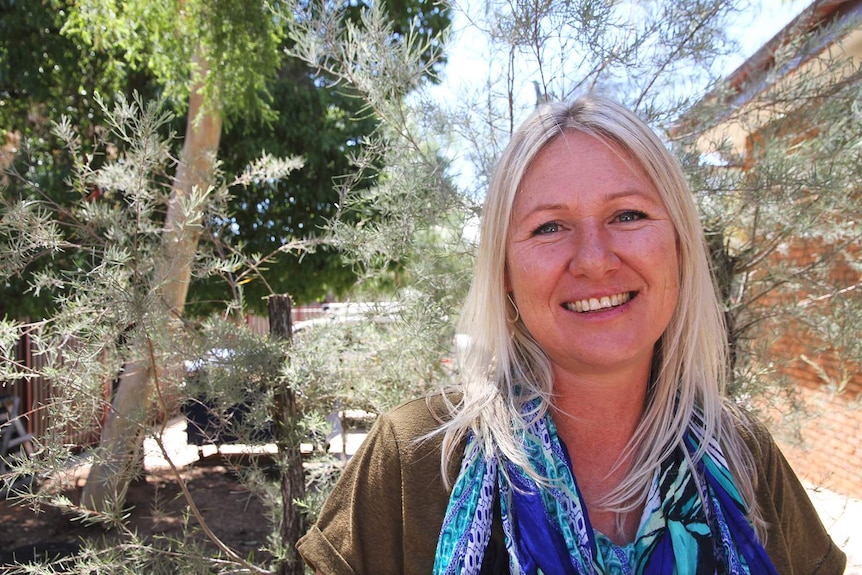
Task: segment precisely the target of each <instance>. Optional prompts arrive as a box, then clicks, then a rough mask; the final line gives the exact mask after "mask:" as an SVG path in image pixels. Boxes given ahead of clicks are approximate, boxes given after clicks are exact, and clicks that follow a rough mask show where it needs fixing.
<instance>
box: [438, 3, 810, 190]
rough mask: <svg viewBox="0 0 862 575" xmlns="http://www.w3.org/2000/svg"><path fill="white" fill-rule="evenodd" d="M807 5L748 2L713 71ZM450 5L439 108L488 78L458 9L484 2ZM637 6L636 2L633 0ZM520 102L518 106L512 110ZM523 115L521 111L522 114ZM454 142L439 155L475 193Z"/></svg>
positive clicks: (526, 86) (729, 68)
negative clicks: (731, 47) (732, 43)
mask: <svg viewBox="0 0 862 575" xmlns="http://www.w3.org/2000/svg"><path fill="white" fill-rule="evenodd" d="M812 1H813V0H750V8H749V9H748V10H746V11H744V12H742V13H740V14H739V16H738V18H737V19H736V20H735V21H734V22H733V23H732V24H731V27H730V29H729V30H728V33H729V35H730V37H731V38H733V39H735V40H736V41H737V42H738V44H739V47H740V53H739V55H738V56H737V57H735V58H729V59H727V60H726V61H725V62H724V63H723V64H722V65H721V67H720V68H719V69H720V70H721V71H722V74H724V75H725V76H726V75H729V74H730V73H732V72H733V71H734V70H735V69H736V68H737V67H739V66H740V65H741V64H742V63H743V62H744V61H745V60H746V59H747V58H748V57H749V56H751V55H752V54H754V53H755V52H756V51H757V50H758V49H759V48H760V47H761V46H763V44H765V43H766V42H768V41H769V40H770V39H771V38H772V37H773V36H774V35H775V34H777V33H778V32H779V31H781V29H782V28H784V26H786V25H787V24H788V23H789V22H790V21H791V20H792V19H793V18H794V17H796V16H797V15H798V14H799V13H800V12H802V10H804V9H805V8H806V7H807V6H809V5H810V4H811V3H812ZM453 2H454V3H455V4H456V9H455V10H454V20H453V26H452V30H453V36H452V38H451V39H450V44H449V48H448V50H447V64H446V66H445V67H444V68H443V70H442V73H441V83H440V84H439V85H438V86H435V87H434V88H432V89H431V93H430V95H431V97H432V98H434V99H436V100H437V101H439V102H440V103H442V104H443V105H444V106H451V107H454V108H456V109H457V108H458V106H459V105H460V104H462V103H463V101H464V98H465V97H469V96H468V94H471V93H475V91H476V88H477V83H481V82H484V81H485V78H486V77H487V73H488V58H489V56H488V55H487V54H486V52H487V45H486V44H485V41H484V36H483V35H482V34H481V33H478V32H477V31H476V29H475V28H473V27H471V25H470V22H469V21H468V18H467V17H466V16H465V14H464V10H462V9H458V8H457V5H459V4H460V5H461V6H466V7H467V9H468V10H473V11H480V10H481V9H482V7H483V6H484V5H485V4H484V0H453ZM635 2H637V0H635ZM522 84H523V85H522V86H519V87H516V88H517V89H519V90H520V92H519V93H518V95H517V96H516V108H519V107H520V108H522V109H524V110H526V111H527V112H528V111H529V110H530V109H532V107H533V105H534V102H535V94H534V91H533V87H532V84H531V83H530V82H522ZM522 100H523V105H522V106H518V104H519V103H521V102H522ZM525 113H526V112H525ZM464 144H465V142H462V141H460V140H459V137H455V138H454V140H453V141H451V142H449V144H448V147H449V149H448V151H444V152H443V153H444V154H446V155H448V156H449V157H450V159H451V160H452V168H453V170H454V174H455V179H456V181H457V182H458V185H459V187H461V188H462V189H463V190H465V191H468V192H472V193H477V192H481V189H482V184H481V182H480V179H479V178H477V177H476V171H475V170H476V166H473V165H472V164H471V162H470V160H469V159H468V158H467V157H466V155H467V154H466V153H465V152H466V150H467V149H468V148H469V145H467V146H466V147H462V146H463V145H464Z"/></svg>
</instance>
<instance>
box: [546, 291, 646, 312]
mask: <svg viewBox="0 0 862 575" xmlns="http://www.w3.org/2000/svg"><path fill="white" fill-rule="evenodd" d="M633 293H634V292H623V293H618V294H614V295H610V296H607V295H606V296H602V297H600V298H596V297H591V298H589V299H582V300H578V301H573V302H566V303H564V304H563V307H564V308H566V309H567V310H569V311H575V312H578V313H585V312H589V311H598V310H602V309H609V308H612V307H617V306H621V305H623V304H624V303H626V302H628V301H629V300H631V299H632V296H633Z"/></svg>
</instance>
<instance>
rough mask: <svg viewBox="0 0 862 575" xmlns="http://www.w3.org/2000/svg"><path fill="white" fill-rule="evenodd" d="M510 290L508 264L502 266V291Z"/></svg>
mask: <svg viewBox="0 0 862 575" xmlns="http://www.w3.org/2000/svg"><path fill="white" fill-rule="evenodd" d="M511 291H512V282H510V281H509V264H508V263H507V264H506V265H505V266H503V292H504V293H510V292H511Z"/></svg>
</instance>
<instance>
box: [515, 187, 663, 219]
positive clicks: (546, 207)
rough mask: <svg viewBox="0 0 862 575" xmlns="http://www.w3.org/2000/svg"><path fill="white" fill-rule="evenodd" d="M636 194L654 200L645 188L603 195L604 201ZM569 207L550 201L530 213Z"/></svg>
mask: <svg viewBox="0 0 862 575" xmlns="http://www.w3.org/2000/svg"><path fill="white" fill-rule="evenodd" d="M634 196H637V197H646V198H648V199H649V200H653V198H650V197H649V196H650V194H648V193H647V192H646V191H645V190H638V189H626V190H620V191H618V192H611V193H609V194H607V195H606V196H603V197H602V201H604V202H612V201H615V200H619V199H624V198H631V197H634ZM658 199H659V201H660V202H661V196H659V198H658ZM568 209H569V206H568V204H563V203H559V202H554V203H550V204H539V205H537V206H535V207H534V208H533V209H531V210H530V211H529V212H528V213H530V214H532V213H534V212H553V211H558V210H568Z"/></svg>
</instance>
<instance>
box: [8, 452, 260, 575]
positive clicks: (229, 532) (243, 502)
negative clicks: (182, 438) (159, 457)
mask: <svg viewBox="0 0 862 575" xmlns="http://www.w3.org/2000/svg"><path fill="white" fill-rule="evenodd" d="M182 474H183V477H184V479H185V481H186V482H187V485H188V487H189V490H190V491H191V493H192V496H193V498H194V501H195V503H196V504H197V506H198V507H199V509H200V510H201V512H202V514H203V516H204V518H205V519H206V521H207V523H208V524H209V526H210V527H211V528H212V530H213V531H214V532H215V533H216V535H217V536H218V537H219V538H220V539H221V540H222V541H223V542H225V543H227V544H228V545H229V546H230V547H231V548H233V549H234V550H235V551H236V552H237V553H238V554H239V555H240V556H243V557H247V556H249V554H250V553H253V554H254V556H255V557H256V558H258V559H263V558H264V556H263V555H262V554H261V552H260V551H259V548H260V547H261V546H262V545H263V544H264V543H265V542H266V537H267V536H268V535H269V533H270V532H271V526H270V522H269V521H268V520H267V518H266V513H265V508H264V505H263V504H262V502H261V501H260V500H259V499H258V498H257V497H256V496H254V495H252V494H251V493H250V492H249V491H248V490H247V489H246V488H245V487H244V486H243V485H242V484H241V483H240V482H239V481H238V479H237V477H236V476H235V475H234V474H233V473H232V472H231V471H229V469H228V468H227V467H225V465H222V464H221V463H220V462H217V461H216V462H211V461H206V460H203V461H201V462H199V463H197V464H195V465H190V466H186V467H184V468H183V470H182ZM79 492H80V488H79V487H76V486H73V487H71V488H70V489H69V490H67V491H66V494H67V495H68V496H69V497H70V498H72V499H73V500H77V498H78V496H79ZM127 503H128V505H129V506H131V507H132V511H131V516H130V518H129V527H130V528H131V529H133V530H135V531H137V533H138V534H139V535H141V536H142V537H144V538H148V537H151V536H152V535H154V534H161V535H167V536H172V535H175V536H179V535H180V533H181V530H182V525H181V523H182V517H183V510H184V509H185V507H186V504H185V500H184V499H183V497H182V494H181V492H180V489H179V486H178V483H177V481H176V479H175V478H174V477H172V476H171V472H170V471H169V470H167V469H156V470H148V471H147V474H146V476H145V477H144V478H142V479H139V480H136V481H135V482H133V483H132V485H131V486H130V488H129V492H128V496H127ZM105 535H106V531H105V529H104V528H102V527H100V526H85V525H83V524H82V523H81V522H79V521H74V520H73V519H72V518H71V517H70V516H67V515H64V514H63V513H62V512H60V511H58V510H57V509H54V508H44V509H43V510H42V511H41V512H40V513H36V512H34V511H32V510H30V509H28V508H25V507H21V506H15V505H11V504H10V502H9V501H6V500H4V499H0V572H2V570H3V569H2V566H3V565H10V564H15V563H16V562H18V563H21V562H27V560H28V559H29V558H30V557H32V555H33V550H34V548H35V549H36V551H37V552H38V553H46V552H48V553H51V554H54V553H64V552H68V551H71V550H74V549H75V548H76V546H77V544H78V542H79V541H80V540H81V539H82V538H101V537H104V536H105ZM13 554H14V557H13Z"/></svg>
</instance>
